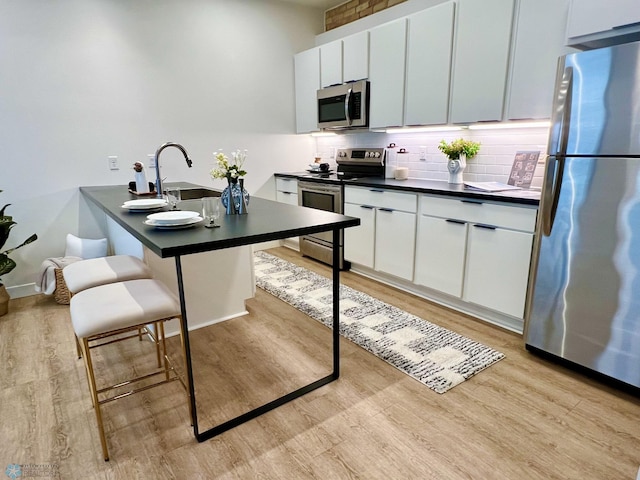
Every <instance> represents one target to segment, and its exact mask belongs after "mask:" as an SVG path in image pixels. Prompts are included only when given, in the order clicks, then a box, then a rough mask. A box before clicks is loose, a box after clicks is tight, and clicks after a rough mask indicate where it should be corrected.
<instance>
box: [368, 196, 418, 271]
mask: <svg viewBox="0 0 640 480" xmlns="http://www.w3.org/2000/svg"><path fill="white" fill-rule="evenodd" d="M414 196H415V195H414ZM415 238H416V214H415V213H409V212H402V211H400V210H393V209H389V208H378V209H377V210H376V245H375V269H376V270H378V271H380V272H385V273H389V274H391V275H395V276H396V277H400V278H404V279H405V280H413V263H414V261H413V259H414V249H415Z"/></svg>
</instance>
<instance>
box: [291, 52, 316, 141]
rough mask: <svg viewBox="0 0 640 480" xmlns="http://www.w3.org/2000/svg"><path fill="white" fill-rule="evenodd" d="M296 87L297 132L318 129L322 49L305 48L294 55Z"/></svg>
mask: <svg viewBox="0 0 640 480" xmlns="http://www.w3.org/2000/svg"><path fill="white" fill-rule="evenodd" d="M293 61H294V70H295V88H296V132H298V133H308V132H315V131H317V130H318V102H317V101H316V98H317V91H318V89H319V88H320V49H319V48H312V49H311V50H305V51H304V52H300V53H298V54H296V55H295V56H294V57H293Z"/></svg>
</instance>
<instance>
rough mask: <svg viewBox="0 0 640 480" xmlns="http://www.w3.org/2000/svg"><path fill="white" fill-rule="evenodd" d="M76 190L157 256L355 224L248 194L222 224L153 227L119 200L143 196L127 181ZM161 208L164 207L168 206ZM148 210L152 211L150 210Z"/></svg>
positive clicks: (191, 205) (192, 204)
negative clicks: (244, 206) (244, 204)
mask: <svg viewBox="0 0 640 480" xmlns="http://www.w3.org/2000/svg"><path fill="white" fill-rule="evenodd" d="M168 185H173V186H179V187H180V188H203V187H202V186H200V185H195V184H191V183H186V182H182V183H180V182H178V183H168V184H166V185H165V186H168ZM204 188H206V187H204ZM209 190H214V189H209ZM80 192H81V193H82V195H84V196H85V197H86V198H87V199H89V200H91V201H92V202H93V203H94V204H96V205H97V206H98V207H99V208H101V209H102V210H103V211H104V212H105V213H106V214H107V215H108V216H109V217H111V218H112V219H113V220H114V221H116V222H117V223H118V224H119V225H121V226H122V227H123V228H124V229H125V230H126V231H128V232H129V233H130V234H131V235H133V236H134V237H135V238H136V239H138V240H139V241H140V242H141V243H142V244H143V245H145V246H146V247H147V248H149V249H150V250H151V251H152V252H154V253H155V254H156V255H158V256H160V257H162V258H166V257H175V256H178V255H188V254H191V253H199V252H207V251H210V250H219V249H223V248H229V247H238V246H241V245H251V244H254V243H260V242H267V241H271V240H280V239H283V238H289V237H295V236H299V235H307V234H310V233H317V232H324V231H329V230H333V229H335V228H347V227H355V226H357V225H360V219H359V218H355V217H347V216H345V215H339V214H336V213H330V212H325V211H323V210H316V209H313V208H306V207H298V206H295V205H287V204H284V203H278V202H274V201H271V200H266V199H262V198H257V197H251V199H250V202H249V213H248V214H247V215H224V214H223V215H221V216H220V219H219V222H218V223H220V224H221V225H222V226H221V227H220V228H205V227H204V225H203V224H202V223H200V224H198V225H196V226H194V227H192V228H186V229H183V230H158V229H155V228H153V227H150V226H148V225H145V224H144V223H143V222H144V221H145V220H146V218H147V215H148V213H147V212H143V213H134V212H130V211H128V210H126V209H124V208H122V204H123V203H124V202H126V201H127V200H135V199H139V198H148V197H138V196H136V195H133V194H132V193H129V191H128V188H127V186H126V185H116V186H114V185H111V186H96V187H80ZM179 206H180V208H181V210H188V211H194V212H200V211H202V207H201V204H200V200H199V199H196V200H184V201H182V202H180V204H179ZM163 210H168V207H165V208H164V209H163ZM159 211H162V210H159ZM149 213H155V211H154V212H149Z"/></svg>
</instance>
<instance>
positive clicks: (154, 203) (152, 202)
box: [122, 198, 167, 210]
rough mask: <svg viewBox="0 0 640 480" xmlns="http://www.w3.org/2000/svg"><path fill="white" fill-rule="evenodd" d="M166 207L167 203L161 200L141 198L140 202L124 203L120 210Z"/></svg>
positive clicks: (130, 201)
mask: <svg viewBox="0 0 640 480" xmlns="http://www.w3.org/2000/svg"><path fill="white" fill-rule="evenodd" d="M166 205H167V201H166V200H165V199H163V198H143V199H140V200H129V201H127V202H124V204H123V205H122V208H126V209H129V210H151V209H154V208H160V207H164V206H166Z"/></svg>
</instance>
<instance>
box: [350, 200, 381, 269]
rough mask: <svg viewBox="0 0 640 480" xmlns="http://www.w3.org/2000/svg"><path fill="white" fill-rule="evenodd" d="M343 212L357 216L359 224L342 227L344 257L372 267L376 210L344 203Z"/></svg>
mask: <svg viewBox="0 0 640 480" xmlns="http://www.w3.org/2000/svg"><path fill="white" fill-rule="evenodd" d="M344 214H345V215H347V216H350V217H358V218H359V219H360V225H358V226H357V227H352V228H345V229H344V258H345V260H348V261H350V262H353V263H357V264H359V265H363V266H365V267H369V268H373V253H374V248H373V242H374V239H375V225H376V210H375V208H373V207H369V206H366V205H362V206H361V205H355V204H352V203H345V204H344Z"/></svg>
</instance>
